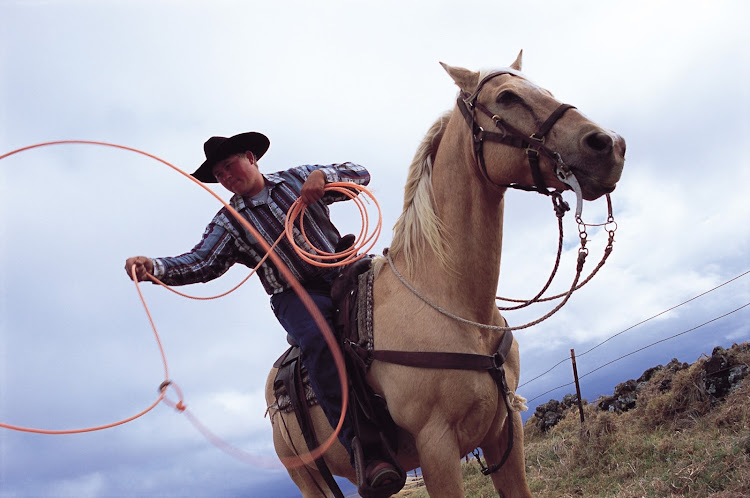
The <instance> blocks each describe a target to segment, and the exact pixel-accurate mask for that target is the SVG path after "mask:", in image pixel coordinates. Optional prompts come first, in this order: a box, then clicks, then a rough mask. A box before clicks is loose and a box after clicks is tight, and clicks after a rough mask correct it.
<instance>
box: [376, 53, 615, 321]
mask: <svg viewBox="0 0 750 498" xmlns="http://www.w3.org/2000/svg"><path fill="white" fill-rule="evenodd" d="M505 74H510V75H513V76H519V77H520V76H521V74H520V73H519V72H518V71H515V70H513V69H510V68H508V69H502V70H499V71H495V72H492V73H490V74H488V75H487V76H485V77H484V78H482V80H481V81H480V82H479V84H478V85H477V88H476V90H474V93H472V94H467V93H466V92H462V93H461V94H460V95H459V97H458V99H457V104H458V108H459V109H460V110H461V114H462V115H463V116H464V118H465V120H466V123H467V124H468V125H469V128H470V129H471V133H472V139H473V148H474V165H475V167H476V170H477V173H478V174H479V176H480V178H483V179H484V180H486V181H487V182H489V183H490V184H491V185H492V186H494V187H496V188H498V189H506V188H513V189H519V190H525V191H531V192H538V193H540V194H543V195H547V196H550V197H551V198H552V205H553V207H554V210H555V214H556V216H557V219H558V231H559V239H558V247H557V257H556V261H555V265H554V268H553V269H552V273H551V275H550V277H549V279H548V280H547V282H546V283H545V285H544V287H543V288H542V290H541V291H539V292H538V293H537V294H536V296H534V297H533V298H531V299H528V300H527V299H508V298H503V297H498V298H497V299H498V300H502V301H510V302H516V303H521V304H519V305H516V306H511V307H498V309H499V310H501V311H506V310H516V309H520V308H524V307H526V306H529V305H531V304H534V303H537V302H543V301H551V300H554V299H559V298H563V300H562V301H561V302H560V303H559V304H558V305H557V306H556V307H555V308H554V309H552V310H551V311H549V312H548V313H547V314H545V315H544V316H542V317H541V318H539V319H537V320H534V321H532V322H529V323H526V324H524V325H519V326H515V327H508V326H507V325H506V326H496V325H486V324H481V323H477V322H473V321H471V320H467V319H464V318H462V317H459V316H457V315H455V314H453V313H451V312H449V311H447V310H445V309H443V308H442V307H440V306H437V305H435V304H434V303H432V302H431V300H429V299H428V298H427V297H426V296H424V295H423V294H422V293H421V292H419V290H418V289H416V288H415V287H413V286H412V285H411V284H410V283H409V282H408V281H407V280H406V278H404V276H403V275H401V274H400V273H399V271H398V270H397V269H396V267H395V265H394V263H393V260H392V258H391V256H390V254H389V253H388V250H387V249H386V251H384V253H385V257H386V259H387V261H388V263H389V266H390V268H391V270H392V271H393V273H394V275H395V276H396V278H398V280H400V281H401V283H402V284H404V285H405V286H406V287H407V288H408V289H409V290H410V291H411V292H412V293H413V294H415V295H416V296H417V297H419V298H420V299H421V300H422V301H424V302H425V303H426V304H428V305H429V306H431V307H432V308H434V309H435V310H437V311H439V312H440V313H442V314H444V315H446V316H448V317H449V318H451V319H453V320H456V321H458V322H461V323H465V324H467V325H472V326H476V327H480V328H485V329H492V330H519V329H524V328H528V327H531V326H533V325H537V324H538V323H540V322H542V321H544V320H546V319H547V318H549V317H550V316H552V315H553V314H555V313H556V312H557V311H558V310H560V309H561V308H562V307H563V306H564V305H565V304H566V303H567V301H568V299H570V297H571V295H572V294H573V292H574V291H576V290H578V289H580V288H581V287H583V286H584V285H585V284H586V283H588V282H589V281H590V280H591V279H592V278H593V276H594V275H595V274H596V273H597V272H598V271H599V269H600V268H601V267H602V266H603V265H604V263H605V262H606V260H607V258H608V257H609V255H610V254H611V252H612V249H613V243H614V235H615V230H617V223H616V222H615V220H614V216H613V215H612V200H611V198H610V196H609V194H607V196H606V198H607V209H608V216H607V221H606V223H601V224H590V223H584V221H583V219H582V217H581V214H582V211H583V193H582V191H581V186H580V184H579V183H578V180H577V179H576V177H575V175H574V174H573V172H572V171H571V170H570V168H569V167H568V166H567V165H566V164H565V162H564V161H563V159H562V156H561V155H560V154H559V153H558V152H557V151H554V150H552V149H551V148H549V147H548V146H547V145H546V143H545V142H546V136H547V134H548V133H549V132H550V130H551V129H552V127H553V126H554V125H555V124H556V123H557V122H558V121H559V120H560V118H562V116H563V115H564V114H565V112H567V111H568V110H569V109H574V108H575V107H574V106H572V105H570V104H560V105H559V106H558V107H557V108H556V109H555V110H554V111H553V112H552V114H550V115H549V117H548V118H547V119H546V120H545V121H544V122H543V123H542V125H541V126H540V127H539V129H538V130H537V131H536V132H534V133H532V134H531V135H528V136H527V135H526V134H524V133H523V132H521V131H519V130H518V129H517V128H515V127H514V126H513V125H511V124H510V123H508V122H507V121H505V120H504V119H503V118H502V117H500V116H499V115H497V114H493V113H492V112H491V111H490V110H489V109H488V108H487V107H486V106H484V105H483V104H481V103H479V102H478V101H477V99H478V97H479V94H480V92H481V91H482V88H483V87H484V85H485V84H486V83H487V82H488V81H490V80H492V79H493V78H496V77H498V76H501V75H505ZM477 110H479V111H480V112H482V113H483V114H485V115H487V116H488V117H489V118H490V119H492V122H493V123H494V124H495V126H496V127H497V128H498V130H499V132H494V131H487V130H485V129H484V128H482V127H481V126H480V125H479V124H478V123H477V119H476V118H477ZM485 141H490V142H495V143H500V144H503V145H508V146H511V147H516V148H520V149H524V151H525V152H526V157H527V158H528V162H529V167H530V169H531V175H532V178H533V179H534V183H535V185H533V186H529V185H523V184H517V183H511V184H499V183H497V182H495V181H494V180H493V179H492V178H491V177H490V176H489V173H488V172H487V165H486V162H485V159H484V142H485ZM542 154H543V155H545V156H547V157H548V158H550V159H552V161H553V164H554V168H555V176H556V177H557V178H558V179H559V180H560V181H561V182H562V183H564V184H565V185H567V186H569V187H570V188H571V189H572V190H573V192H575V194H576V212H575V219H576V223H577V224H578V236H579V239H580V247H579V249H578V258H577V264H576V274H575V277H574V279H573V283H572V284H571V286H570V288H569V289H568V290H567V291H566V292H563V293H561V294H557V295H555V296H550V297H545V298H542V295H543V294H544V293H545V292H546V291H547V289H548V288H549V286H550V284H551V283H552V281H553V280H554V277H555V275H556V274H557V270H558V268H559V265H560V258H561V255H562V249H563V224H562V218H563V216H564V215H565V213H566V212H567V211H569V210H570V206H569V205H568V203H567V202H565V201H564V200H563V198H562V192H561V191H560V190H553V189H550V188H548V187H547V184H546V182H545V181H544V177H543V175H542V173H541V169H540V167H539V157H540V156H541V155H542ZM590 226H603V227H604V229H605V230H606V231H607V233H608V234H609V240H608V243H607V246H606V247H605V249H604V254H603V256H602V259H601V261H599V263H598V264H597V266H596V267H595V268H594V269H593V270H592V272H591V273H590V274H589V275H588V277H586V278H585V279H583V280H581V273H582V271H583V264H584V262H585V260H586V256H588V252H589V251H588V248H587V247H586V242H587V240H588V233H587V230H586V229H587V227H590ZM579 282H580V283H579Z"/></svg>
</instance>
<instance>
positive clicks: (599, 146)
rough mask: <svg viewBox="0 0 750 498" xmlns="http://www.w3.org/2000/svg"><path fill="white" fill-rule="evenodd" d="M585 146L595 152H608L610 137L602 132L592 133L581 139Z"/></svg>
mask: <svg viewBox="0 0 750 498" xmlns="http://www.w3.org/2000/svg"><path fill="white" fill-rule="evenodd" d="M583 143H584V144H586V146H587V147H588V148H589V149H591V150H594V151H596V152H609V151H610V150H611V149H612V145H613V142H612V137H610V136H609V135H608V134H606V133H604V132H603V131H594V132H591V133H589V134H588V135H586V137H585V138H584V139H583Z"/></svg>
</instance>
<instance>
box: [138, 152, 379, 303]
mask: <svg viewBox="0 0 750 498" xmlns="http://www.w3.org/2000/svg"><path fill="white" fill-rule="evenodd" d="M316 169H319V170H320V171H322V172H323V173H324V174H325V177H326V183H331V182H347V181H348V182H353V183H356V184H359V185H367V184H368V183H369V182H370V173H369V172H368V171H367V170H366V169H365V168H364V167H363V166H358V165H356V164H352V163H343V164H332V165H329V166H317V165H316V166H298V167H296V168H292V169H289V170H286V171H280V172H278V173H272V174H268V175H263V176H264V178H265V179H266V186H267V188H268V191H269V197H268V199H255V198H249V197H247V198H246V197H242V196H240V195H234V196H233V197H232V198H231V199H230V201H229V205H231V206H232V207H233V208H234V209H236V210H237V212H238V213H240V215H241V216H242V217H243V218H245V219H246V220H247V221H249V222H250V224H251V225H252V226H253V227H254V228H255V229H256V230H258V232H259V233H260V235H261V236H262V237H263V239H265V241H266V242H267V243H268V244H269V245H271V244H273V243H274V242H275V241H276V239H277V238H278V237H279V235H281V233H282V232H283V231H284V224H285V222H286V213H287V212H288V211H289V208H290V207H291V206H292V203H294V201H295V200H297V198H298V197H299V195H300V191H301V189H302V185H303V184H304V183H305V180H306V179H307V177H308V175H309V174H310V173H311V172H312V171H314V170H316ZM347 199H348V197H346V196H345V195H343V194H340V193H337V192H326V194H325V195H324V196H323V198H322V199H321V200H320V201H318V202H316V203H314V204H313V205H311V206H308V207H307V210H306V211H305V217H304V225H305V234H306V235H307V237H308V239H309V240H310V241H311V242H312V244H313V245H314V246H315V247H317V248H319V249H320V250H322V251H326V252H334V251H335V248H336V245H337V244H338V242H339V239H340V238H341V236H340V234H339V232H338V230H337V229H336V227H335V226H334V225H333V223H332V222H331V219H330V213H329V210H328V206H327V205H328V204H331V203H333V202H338V201H343V200H347ZM298 222H299V220H298V221H297V223H295V227H294V240H295V243H296V244H297V245H298V246H299V247H301V248H303V249H304V250H306V251H309V252H314V251H313V250H312V248H311V247H310V246H309V244H307V242H305V240H304V238H303V237H302V234H301V232H300V230H299V223H298ZM275 252H276V254H278V255H279V257H280V258H281V260H282V261H283V262H284V263H285V264H286V265H287V266H288V267H289V269H290V270H291V272H292V275H294V277H295V278H296V279H297V280H299V281H300V282H301V283H302V284H303V285H305V284H308V285H315V283H316V282H319V281H320V279H321V277H324V276H330V274H332V273H336V272H338V269H336V268H333V269H332V268H322V267H317V266H313V265H311V264H309V263H307V262H306V261H303V260H302V259H300V258H299V256H298V255H297V253H296V252H295V251H294V249H293V248H292V246H291V245H290V244H289V241H288V240H287V239H286V238H284V239H282V241H281V242H280V243H279V245H278V246H276V249H275ZM265 253H266V251H265V249H263V247H262V246H261V245H260V244H259V243H258V241H257V240H256V239H255V237H253V235H252V234H251V233H250V232H248V231H247V230H246V229H245V228H244V227H243V226H242V224H241V223H240V222H239V221H238V220H237V219H235V217H234V216H233V215H232V214H231V213H230V212H229V210H228V209H227V208H226V207H224V208H222V209H221V210H220V211H219V212H218V213H217V214H216V216H214V219H213V220H212V221H211V223H209V224H208V226H207V227H206V230H205V232H203V237H202V238H201V240H200V242H198V244H197V245H196V246H195V247H194V248H193V249H192V250H191V251H190V252H187V253H185V254H183V255H181V256H175V257H168V258H156V259H154V260H153V261H154V276H155V277H156V278H158V279H160V280H161V281H162V282H164V283H165V284H167V285H184V284H192V283H196V282H207V281H209V280H213V279H215V278H217V277H219V276H221V275H223V274H224V272H226V271H227V270H228V269H229V267H230V266H232V265H233V264H235V263H240V264H243V265H245V266H247V267H249V268H255V266H257V265H258V262H259V261H260V260H261V259H262V258H263V256H264V255H265ZM258 276H259V278H260V281H261V283H262V284H263V287H264V288H265V290H266V292H267V293H268V294H278V293H280V292H283V291H285V290H288V289H290V288H291V286H290V285H289V284H288V283H287V282H286V280H285V279H284V277H283V276H282V275H281V274H280V272H279V270H278V269H277V268H276V266H275V265H274V264H273V262H272V261H271V260H270V259H267V260H266V261H265V262H264V263H263V264H262V265H261V266H260V268H259V269H258Z"/></svg>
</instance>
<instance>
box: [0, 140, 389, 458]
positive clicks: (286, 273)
mask: <svg viewBox="0 0 750 498" xmlns="http://www.w3.org/2000/svg"><path fill="white" fill-rule="evenodd" d="M61 144H85V145H101V146H106V147H114V148H118V149H123V150H127V151H131V152H135V153H137V154H141V155H144V156H147V157H150V158H152V159H154V160H156V161H159V162H161V163H163V164H164V165H166V166H168V167H170V168H171V169H173V170H174V171H176V172H177V173H179V174H181V175H183V176H184V177H185V178H187V179H188V180H190V181H192V182H193V183H195V184H196V185H198V186H199V187H201V188H203V189H204V190H205V191H207V192H208V193H209V194H211V195H212V196H213V197H214V198H216V199H217V200H218V201H219V202H221V203H222V204H223V205H224V207H226V208H227V210H228V211H229V212H230V213H232V215H233V216H234V217H235V218H236V219H237V221H239V222H240V223H241V224H242V225H243V226H244V227H245V228H246V229H247V230H248V231H249V232H250V233H251V234H252V235H253V236H254V237H255V238H256V240H258V241H259V242H260V244H261V246H262V247H263V248H264V249H265V250H266V252H267V254H266V257H270V258H271V260H272V261H273V263H274V264H275V265H276V267H277V268H278V270H279V271H280V272H281V274H282V276H283V277H284V278H285V279H286V280H287V282H289V284H290V285H291V286H292V288H293V289H294V291H295V292H296V293H297V295H298V296H299V298H300V300H301V301H302V303H303V304H304V305H305V307H306V308H307V310H308V312H309V313H310V314H311V316H312V317H313V319H314V320H315V322H316V324H317V325H318V328H319V329H320V330H321V332H322V333H323V338H324V339H325V341H326V344H327V345H328V347H329V349H330V350H331V353H332V355H333V359H334V363H335V365H336V369H337V371H338V373H339V381H340V383H341V391H342V403H341V404H342V406H341V417H340V418H339V421H338V424H337V426H336V427H335V429H334V432H333V434H331V436H330V437H329V438H328V439H327V440H326V441H324V442H323V444H321V445H320V446H319V447H318V448H315V449H314V450H312V451H310V452H309V453H306V454H302V455H299V456H296V457H288V458H284V457H280V459H281V461H282V463H283V464H284V465H285V466H286V467H287V468H294V467H299V466H301V465H304V464H312V463H314V461H315V460H316V459H317V458H319V457H320V456H322V455H323V454H324V453H325V452H326V451H328V449H329V448H330V447H331V446H332V445H333V444H334V443H335V442H336V439H337V435H338V433H339V432H340V431H341V427H342V426H343V423H344V417H345V414H346V410H347V406H348V404H349V393H348V389H347V377H346V367H345V365H344V358H343V356H342V353H341V350H340V348H339V346H338V343H337V342H336V339H335V338H334V336H333V333H332V332H331V330H330V327H329V326H328V323H327V322H326V320H325V319H324V318H323V315H322V314H321V313H320V310H318V307H317V306H316V305H315V303H314V302H313V301H312V298H311V297H310V295H309V294H308V293H307V291H306V290H305V289H304V288H303V287H302V285H301V284H300V283H299V281H297V280H296V279H295V278H294V275H292V273H291V271H290V270H289V268H288V267H287V266H286V265H285V264H284V262H283V261H282V260H281V258H279V256H278V255H276V253H275V252H274V251H273V250H272V249H273V247H275V246H276V244H278V242H279V241H280V240H281V238H279V239H277V241H276V242H275V243H274V244H273V246H269V245H268V243H267V242H266V241H265V240H264V239H263V238H262V237H261V236H260V234H259V233H258V231H257V230H256V229H255V228H254V227H253V226H252V225H250V223H249V222H248V221H247V220H245V219H244V218H243V217H242V216H240V214H239V213H238V212H237V211H236V210H235V209H234V208H232V207H231V206H230V205H229V204H227V203H226V202H225V201H224V200H223V199H222V198H221V197H219V196H218V195H217V194H216V193H214V192H213V191H212V190H211V189H209V188H208V187H207V186H206V185H204V184H203V183H201V182H200V181H198V180H197V179H195V178H194V177H193V176H191V175H189V174H188V173H185V172H184V171H182V170H181V169H179V168H177V167H176V166H174V165H172V164H170V163H169V162H167V161H165V160H163V159H161V158H159V157H157V156H155V155H153V154H149V153H147V152H144V151H141V150H138V149H135V148H133V147H127V146H124V145H117V144H112V143H107V142H98V141H91V140H58V141H52V142H44V143H40V144H35V145H30V146H27V147H23V148H20V149H16V150H13V151H11V152H8V153H6V154H3V155H0V160H2V159H5V158H6V157H9V156H11V155H13V154H17V153H19V152H23V151H27V150H30V149H34V148H37V147H44V146H49V145H61ZM326 188H327V189H334V190H335V189H339V190H337V191H339V192H342V193H344V194H345V195H347V196H349V198H350V199H356V194H354V193H352V191H351V190H350V189H355V190H360V191H362V192H367V195H368V196H370V197H371V198H372V199H373V200H374V197H373V196H372V195H371V194H370V193H369V192H368V191H367V190H366V189H365V188H364V187H361V186H359V185H356V184H349V183H343V184H341V183H332V184H329V185H327V186H326ZM356 203H357V206H358V207H359V208H360V213H362V217H363V224H364V225H365V227H369V219H368V217H367V215H366V210H364V209H363V206H362V204H361V201H360V200H359V199H356ZM375 204H376V206H377V201H376V202H375ZM377 207H378V214H379V215H380V207H379V206H377ZM304 210H305V206H304V205H303V204H302V203H301V202H299V200H298V201H297V202H295V203H294V205H293V206H292V209H290V212H289V214H288V218H292V223H293V221H294V219H296V217H297V216H303V215H304ZM293 211H294V212H293ZM379 217H380V216H379ZM381 224H382V222H381V221H380V220H379V221H378V224H377V226H376V231H375V233H374V234H373V235H371V236H369V237H367V238H365V239H364V240H362V237H363V234H365V233H366V229H365V228H363V231H362V232H360V237H359V238H358V239H357V242H355V246H354V247H353V248H352V249H349V250H347V251H344V252H343V253H342V254H320V251H317V252H318V254H316V255H314V256H313V255H309V254H307V253H305V252H304V251H302V252H298V254H300V256H301V257H303V258H310V259H313V257H314V258H317V259H323V260H326V259H329V260H332V259H338V258H340V257H342V256H343V257H344V258H345V259H344V261H348V262H352V261H355V260H356V259H359V258H360V257H362V255H360V256H359V257H355V258H352V259H347V258H351V256H352V254H353V252H356V248H355V247H357V244H358V243H359V244H361V246H364V245H366V244H368V243H370V242H372V245H370V246H368V250H369V249H371V248H372V247H373V246H374V243H375V240H376V239H377V236H378V235H379V234H380V228H381ZM289 226H291V224H288V226H287V230H291V229H290V228H288V227H289ZM302 232H303V233H304V228H303V229H302ZM305 240H306V241H307V237H305ZM290 242H291V243H292V245H293V246H294V247H295V248H296V245H295V243H294V238H293V237H290ZM308 244H309V241H308ZM309 245H310V246H311V247H312V244H309ZM295 250H297V249H295ZM352 251H353V252H352ZM303 254H304V256H303ZM264 259H265V257H264ZM306 261H309V262H310V263H311V264H317V265H323V264H324V263H320V262H319V261H316V262H314V263H313V262H312V261H310V260H309V259H306ZM261 263H262V261H261ZM325 264H331V265H336V266H340V265H341V264H346V263H341V262H340V263H325ZM131 274H132V277H133V281H134V283H135V286H136V290H137V291H138V295H139V297H140V299H141V302H142V304H143V306H144V309H145V311H146V315H147V316H148V319H149V322H150V324H151V327H152V329H153V331H154V334H155V336H156V341H157V344H158V346H159V350H160V352H161V356H162V361H163V363H164V373H165V380H164V382H163V383H162V384H161V386H160V394H159V397H158V399H157V400H156V401H155V402H154V403H153V404H152V405H151V406H149V407H148V408H147V409H146V410H144V411H142V412H140V413H138V414H137V415H134V416H132V417H129V418H127V419H125V420H121V421H119V422H114V423H112V424H107V425H102V426H98V427H91V428H85V429H73V430H64V431H56V430H43V429H31V428H26V427H19V426H14V425H10V424H3V423H0V427H2V428H6V429H12V430H18V431H23V432H34V433H39V434H76V433H81V432H91V431H98V430H102V429H107V428H111V427H115V426H117V425H122V424H125V423H127V422H130V421H132V420H135V419H136V418H138V417H141V416H143V415H144V414H146V413H148V412H149V411H151V410H152V409H153V408H154V407H155V406H156V405H157V404H159V403H160V402H161V401H165V402H167V404H169V405H171V406H173V407H174V408H176V409H177V410H179V411H180V412H185V411H186V408H185V405H184V403H183V401H182V392H181V391H180V389H179V387H177V385H176V384H174V383H173V382H172V381H170V380H169V375H168V368H167V360H166V355H165V353H164V349H163V347H162V344H161V340H160V339H159V334H158V332H157V330H156V326H155V324H154V322H153V319H152V317H151V313H150V311H149V309H148V306H147V305H146V301H145V299H144V298H143V294H142V293H141V290H140V287H139V284H138V281H137V279H136V278H135V268H134V267H133V268H131ZM250 276H252V273H251V274H250V275H249V276H248V277H247V278H246V279H245V280H243V281H242V282H241V283H240V284H239V285H237V286H235V287H234V288H233V289H232V290H230V291H228V292H225V293H224V294H222V295H226V294H228V293H229V292H232V291H233V290H235V289H236V288H238V287H239V286H240V285H242V284H243V283H244V282H245V281H247V279H249V278H250ZM149 278H151V279H152V280H155V278H152V277H151V276H150V277H149ZM162 285H163V284H162ZM165 287H166V286H165ZM170 290H171V289H170ZM173 292H176V291H173ZM176 293H177V294H180V295H184V294H182V293H179V292H176ZM184 296H185V297H192V296H187V295H184ZM216 297H221V296H215V297H214V298H216ZM193 299H206V298H195V297H193ZM169 386H172V387H173V388H174V389H175V390H176V391H177V393H178V395H179V397H180V400H179V401H178V402H177V403H174V402H172V401H171V400H168V399H167V398H166V389H167V387H169ZM193 419H194V418H193V417H192V416H191V420H193ZM196 422H197V420H196ZM194 425H196V423H195V422H194ZM196 427H198V425H196ZM201 427H202V426H201ZM199 429H200V428H199ZM202 432H204V431H203V430H202ZM204 435H206V436H207V437H209V436H208V434H207V432H204ZM209 439H218V438H215V436H213V437H209ZM215 444H216V443H215ZM235 450H236V449H235ZM225 451H226V450H225ZM236 451H240V450H236Z"/></svg>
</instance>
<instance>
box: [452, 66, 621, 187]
mask: <svg viewBox="0 0 750 498" xmlns="http://www.w3.org/2000/svg"><path fill="white" fill-rule="evenodd" d="M443 67H444V68H445V70H446V71H447V72H448V74H450V76H451V77H452V78H453V80H454V81H455V82H456V84H457V85H458V87H459V88H460V89H461V95H460V97H459V99H458V107H459V109H460V110H461V112H462V113H463V116H464V118H465V120H466V122H467V123H468V125H469V126H468V128H467V131H468V132H469V133H471V134H472V140H471V142H472V143H473V144H474V155H475V161H476V164H477V167H478V168H480V170H481V171H482V174H483V175H484V176H485V177H486V178H487V180H488V181H490V182H492V183H494V184H495V185H497V186H500V187H507V186H511V185H512V186H517V187H521V188H523V187H534V186H535V187H536V188H537V189H546V188H547V187H552V188H555V189H564V188H569V187H570V186H571V185H573V184H574V183H575V181H574V180H577V183H578V184H579V185H580V189H581V193H582V195H583V198H584V199H586V200H593V199H596V198H598V197H600V196H602V195H604V194H608V193H610V192H612V191H613V190H614V189H615V185H616V183H617V181H618V180H619V179H620V175H621V173H622V168H623V165H624V162H625V141H624V140H623V139H622V137H620V136H619V135H618V134H617V133H615V132H613V131H610V130H606V129H604V128H602V127H601V126H599V125H597V124H596V123H594V122H593V121H591V120H589V119H588V118H586V117H585V116H584V115H583V114H581V113H580V112H578V111H577V110H576V109H575V108H574V107H572V106H569V105H564V104H561V103H560V102H558V101H557V100H555V98H554V97H553V96H552V94H551V93H550V92H548V91H547V90H545V89H543V88H540V87H539V86H537V85H535V84H534V83H532V82H531V81H529V80H528V79H526V78H525V77H524V76H523V75H522V74H521V73H520V70H521V54H519V55H518V58H517V59H516V61H515V62H514V63H513V64H511V66H510V67H509V68H507V69H501V70H498V71H491V72H481V73H480V72H474V71H470V70H467V69H463V68H458V67H451V66H448V65H445V64H443ZM571 174H572V175H573V176H574V177H575V179H571V178H570V176H571Z"/></svg>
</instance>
